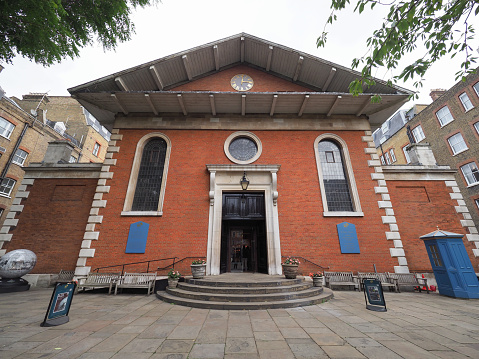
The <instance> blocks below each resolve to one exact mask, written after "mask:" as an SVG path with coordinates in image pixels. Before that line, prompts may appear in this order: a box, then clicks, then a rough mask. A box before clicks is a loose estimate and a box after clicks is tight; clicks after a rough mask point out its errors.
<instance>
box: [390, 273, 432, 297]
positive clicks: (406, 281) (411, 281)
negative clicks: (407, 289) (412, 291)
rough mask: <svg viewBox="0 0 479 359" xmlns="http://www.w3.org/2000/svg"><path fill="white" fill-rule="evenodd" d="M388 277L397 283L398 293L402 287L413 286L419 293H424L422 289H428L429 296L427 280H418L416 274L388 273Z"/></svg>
mask: <svg viewBox="0 0 479 359" xmlns="http://www.w3.org/2000/svg"><path fill="white" fill-rule="evenodd" d="M387 276H388V277H389V278H391V279H392V280H393V281H394V282H395V284H396V286H397V290H398V292H399V287H400V286H401V285H412V286H414V287H415V288H417V289H418V290H419V292H421V291H422V287H426V291H427V294H429V287H428V286H427V279H426V278H418V277H416V275H415V274H414V273H387Z"/></svg>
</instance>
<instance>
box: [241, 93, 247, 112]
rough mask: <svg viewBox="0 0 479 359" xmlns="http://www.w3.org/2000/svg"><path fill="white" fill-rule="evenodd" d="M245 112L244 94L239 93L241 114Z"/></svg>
mask: <svg viewBox="0 0 479 359" xmlns="http://www.w3.org/2000/svg"><path fill="white" fill-rule="evenodd" d="M245 114H246V95H241V115H242V116H244V115H245Z"/></svg>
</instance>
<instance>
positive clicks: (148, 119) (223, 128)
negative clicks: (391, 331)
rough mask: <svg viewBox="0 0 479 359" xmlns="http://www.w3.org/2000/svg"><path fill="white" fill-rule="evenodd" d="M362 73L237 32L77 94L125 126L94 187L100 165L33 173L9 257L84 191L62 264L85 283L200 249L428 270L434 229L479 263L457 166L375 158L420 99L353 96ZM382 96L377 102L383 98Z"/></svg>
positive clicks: (268, 266)
mask: <svg viewBox="0 0 479 359" xmlns="http://www.w3.org/2000/svg"><path fill="white" fill-rule="evenodd" d="M357 75H358V74H357V73H355V72H353V71H351V70H349V69H346V68H343V67H341V66H337V65H334V64H332V63H329V62H326V61H324V60H321V59H318V58H315V57H313V56H310V55H308V54H304V53H301V52H298V51H296V50H293V49H289V48H286V47H283V46H281V45H277V44H274V43H271V42H268V41H265V40H262V39H258V38H255V37H253V36H250V35H247V34H240V35H238V36H233V37H230V38H227V39H223V40H219V41H217V42H215V43H211V44H206V45H203V46H200V47H197V48H194V49H192V50H188V51H185V52H182V53H179V54H175V55H171V56H168V57H166V58H163V59H159V60H156V61H153V62H150V63H147V64H143V65H139V66H137V67H135V68H132V69H128V70H125V71H122V72H119V73H116V74H113V75H109V76H106V77H104V78H101V79H98V80H95V81H92V82H89V83H86V84H84V85H80V86H77V87H74V88H72V89H70V90H69V91H70V93H71V94H72V96H73V97H74V98H75V99H76V100H77V101H78V102H79V103H80V104H81V105H82V106H84V107H85V108H86V109H87V111H88V112H90V113H91V114H92V115H93V116H95V117H96V118H97V119H98V120H99V121H100V123H101V124H102V125H103V126H105V127H107V128H110V129H111V130H112V136H111V141H110V142H109V144H108V148H107V153H106V155H105V161H104V163H103V166H102V167H101V170H100V172H99V174H98V180H96V181H97V183H96V187H95V189H94V192H93V193H91V192H90V190H91V188H92V187H91V181H90V180H91V179H92V178H94V176H93V172H92V173H91V178H90V180H88V181H86V182H83V180H80V179H79V178H73V177H74V176H73V177H72V176H71V175H67V174H66V173H64V172H61V171H60V169H58V170H59V171H60V172H61V173H63V174H62V175H58V176H57V175H55V173H54V171H53V169H54V168H55V167H58V166H55V165H54V166H50V167H51V168H52V169H50V168H48V166H39V167H36V168H35V169H34V170H33V169H32V173H31V175H29V177H28V178H27V179H26V180H25V181H26V182H25V194H24V196H23V197H22V198H19V204H21V205H22V206H24V207H21V208H20V207H19V208H16V211H15V212H12V215H11V217H12V219H15V220H16V221H17V222H16V223H13V222H12V223H11V225H10V226H9V227H8V228H7V227H6V226H4V227H3V228H2V229H1V231H2V233H8V236H10V237H7V236H3V237H0V238H2V239H3V240H4V242H5V244H4V246H3V249H2V251H3V252H5V251H6V250H12V249H15V248H19V246H20V245H21V244H24V243H26V242H25V238H27V237H28V235H34V233H33V228H32V227H31V226H30V227H24V228H23V229H21V230H20V228H21V227H22V226H23V224H22V223H23V218H22V217H23V216H24V214H26V213H28V214H29V216H31V215H32V213H34V211H32V210H31V209H29V210H28V212H27V207H28V206H29V202H30V199H31V198H32V199H34V200H35V201H37V202H35V203H37V204H33V205H32V206H40V203H43V204H42V205H43V206H45V205H48V203H49V202H48V201H51V200H52V198H56V195H53V194H52V196H50V195H47V196H45V195H41V193H43V192H44V193H61V194H62V196H63V197H61V198H62V200H64V201H65V208H68V202H69V201H73V197H74V198H78V193H79V191H78V190H79V188H78V186H84V192H83V193H84V198H85V201H84V202H83V203H84V204H86V203H88V202H89V200H90V205H89V207H88V208H87V209H88V211H85V210H82V211H81V213H82V215H81V219H80V217H79V219H78V221H77V222H75V223H77V224H78V223H80V222H82V221H85V222H84V224H85V226H84V231H83V233H81V236H82V237H81V238H80V234H79V231H78V230H77V229H75V235H74V237H75V239H73V238H72V239H71V241H72V242H71V243H75V245H76V246H77V252H76V254H77V260H76V263H75V268H71V267H70V268H63V269H75V271H76V275H77V276H79V277H81V276H84V275H86V274H87V273H88V272H90V271H91V270H95V269H97V268H102V267H106V266H114V265H120V267H117V268H118V269H121V265H122V264H125V263H132V262H140V261H147V260H157V259H161V258H171V257H177V258H178V259H180V260H181V259H185V261H184V262H181V263H182V264H180V266H179V268H178V269H179V270H180V271H182V272H187V271H189V268H188V267H189V262H188V260H189V259H188V258H189V257H194V258H197V257H205V258H207V273H208V274H211V275H217V274H220V273H222V272H237V271H250V272H262V273H268V274H279V273H281V271H282V269H281V262H282V258H283V257H284V256H289V255H291V256H298V257H302V258H304V259H305V260H307V261H310V262H312V263H316V264H318V265H320V266H322V267H325V268H329V269H330V270H352V271H372V270H374V267H376V269H377V270H378V271H380V272H387V271H389V272H391V271H394V272H409V271H412V270H414V271H423V272H428V271H430V270H431V267H430V265H428V263H427V260H426V259H425V258H426V257H425V256H426V251H425V248H424V244H423V243H422V241H421V240H419V236H420V235H422V234H425V233H428V232H431V231H433V230H435V229H436V226H441V229H444V230H451V231H456V232H459V233H462V234H465V235H468V237H467V238H466V237H465V243H466V244H467V245H468V247H467V248H468V254H469V256H470V258H471V261H473V263H474V265H475V266H476V267H477V264H478V263H479V262H478V260H477V259H476V258H475V255H479V253H478V252H477V251H478V249H477V248H475V247H474V246H471V245H470V244H468V240H469V241H470V242H471V244H472V243H473V242H477V241H479V236H477V235H474V234H473V233H470V232H468V231H469V227H467V226H464V225H463V224H465V223H463V222H462V221H463V220H466V217H465V214H466V213H465V212H462V211H457V210H456V208H455V207H457V206H460V203H459V202H458V198H457V196H456V193H457V192H458V188H457V183H456V182H455V181H454V177H453V175H454V171H451V170H450V169H448V168H447V167H437V166H434V168H432V167H431V168H426V167H424V166H416V167H414V168H412V167H407V168H383V167H382V166H381V163H380V160H379V156H378V154H377V153H376V148H375V145H374V142H373V138H372V130H371V129H372V128H377V127H379V126H381V124H382V122H384V120H385V119H386V118H388V117H389V116H391V115H392V114H393V113H394V112H395V111H396V110H397V109H398V108H399V107H400V106H401V105H402V104H403V103H404V102H405V101H407V99H408V96H409V94H410V92H409V91H407V90H405V89H402V88H399V87H394V86H389V85H387V84H386V83H384V82H382V81H380V80H377V84H376V85H375V86H374V87H372V88H371V89H369V90H368V92H367V93H365V94H364V95H361V96H357V97H354V96H352V95H350V94H349V92H348V84H349V83H350V82H351V80H353V79H354V78H355V77H356V76H357ZM374 94H380V95H381V97H382V101H381V102H380V103H371V97H372V95H374ZM42 171H43V172H42ZM47 172H49V173H50V175H46V173H47ZM60 172H59V173H60ZM73 172H74V171H71V173H73ZM47 177H48V178H53V177H55V178H57V180H58V182H57V183H56V184H55V183H54V182H51V181H50V180H47ZM241 181H243V183H244V184H246V182H248V187H247V189H246V190H245V189H242V185H241V183H240V182H241ZM62 185H68V186H77V187H75V189H76V190H73V189H72V190H71V191H69V190H65V188H58V189H57V187H58V186H62ZM69 194H70V195H69ZM87 196H90V197H87ZM401 196H403V198H405V199H407V200H406V201H403V202H401V201H402V198H401ZM27 197H28V198H27ZM82 198H83V197H82ZM88 199H89V200H88ZM459 200H461V199H459ZM32 202H34V201H32ZM72 203H73V202H72ZM76 204H78V205H79V207H81V208H83V205H81V204H80V203H76ZM55 208H60V207H55ZM423 209H424V210H423ZM86 213H88V215H87V214H86ZM431 213H434V216H431ZM410 216H414V217H415V219H417V221H416V220H415V221H414V223H409V222H408V218H410ZM426 216H427V217H426ZM421 218H422V220H423V221H420V219H421ZM32 220H33V219H32V217H29V219H28V221H32ZM25 221H26V222H27V220H25ZM25 226H27V225H25ZM443 226H444V228H442V227H443ZM15 227H18V228H16V229H15ZM75 228H77V227H75ZM139 228H143V229H142V230H141V231H140V230H139ZM64 230H66V229H64ZM22 231H23V232H22ZM17 233H18V234H17ZM55 233H57V235H58V236H59V237H60V236H61V233H62V229H60V230H59V229H58V228H56V231H55ZM39 236H40V237H42V236H43V235H40V234H39ZM42 238H43V237H42ZM45 240H46V239H43V240H41V241H39V242H37V243H36V244H35V246H41V245H42V244H41V242H42V241H45ZM356 240H357V244H358V246H359V251H357V250H356V249H353V248H352V246H351V244H354V243H355V241H356ZM57 243H60V240H59V242H57ZM133 243H134V244H135V246H130V245H131V244H133ZM32 245H33V244H32ZM131 247H135V250H132V249H131ZM32 250H34V251H35V248H32ZM72 251H74V249H72V248H71V247H70V249H68V258H70V257H71V254H72V253H71V252H72ZM246 253H247V254H246ZM42 256H43V257H42V260H43V261H44V262H46V263H44V264H45V266H43V267H42V269H41V271H47V270H50V271H52V272H54V271H55V270H58V263H55V262H54V260H55V259H54V258H55V256H54V255H52V256H50V257H49V256H48V253H47V252H45V251H43V252H42ZM245 259H246V261H245ZM69 263H70V264H69V265H71V258H70V262H69ZM109 270H111V267H110V268H109ZM38 271H40V269H38ZM38 271H37V273H40V272H38Z"/></svg>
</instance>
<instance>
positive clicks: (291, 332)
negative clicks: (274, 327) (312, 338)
mask: <svg viewBox="0 0 479 359" xmlns="http://www.w3.org/2000/svg"><path fill="white" fill-rule="evenodd" d="M279 330H280V331H281V334H282V335H283V338H309V335H308V333H306V332H305V331H304V329H303V328H299V327H298V328H279Z"/></svg>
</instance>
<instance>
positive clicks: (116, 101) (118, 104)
mask: <svg viewBox="0 0 479 359" xmlns="http://www.w3.org/2000/svg"><path fill="white" fill-rule="evenodd" d="M111 98H112V99H113V100H114V101H115V103H116V104H117V106H118V107H119V108H120V110H121V112H123V113H124V114H125V115H128V111H126V110H125V108H124V107H123V105H122V104H121V102H120V99H119V98H118V97H117V96H116V95H115V94H114V93H112V94H111Z"/></svg>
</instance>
